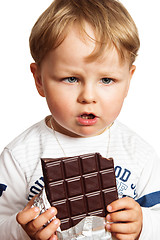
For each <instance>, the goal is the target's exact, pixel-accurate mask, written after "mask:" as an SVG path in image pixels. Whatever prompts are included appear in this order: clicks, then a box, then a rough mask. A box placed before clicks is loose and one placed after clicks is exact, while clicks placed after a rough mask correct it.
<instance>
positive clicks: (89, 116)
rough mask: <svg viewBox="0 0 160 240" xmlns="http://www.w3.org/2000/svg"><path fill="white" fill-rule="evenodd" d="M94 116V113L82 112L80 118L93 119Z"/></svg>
mask: <svg viewBox="0 0 160 240" xmlns="http://www.w3.org/2000/svg"><path fill="white" fill-rule="evenodd" d="M95 117H96V116H95V115H94V114H92V113H91V114H82V115H81V118H82V119H94V118H95Z"/></svg>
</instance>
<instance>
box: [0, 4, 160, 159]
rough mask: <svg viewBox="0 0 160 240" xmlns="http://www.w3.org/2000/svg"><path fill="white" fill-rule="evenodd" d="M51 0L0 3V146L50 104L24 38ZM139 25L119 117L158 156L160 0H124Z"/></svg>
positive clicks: (159, 126)
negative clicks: (136, 50) (36, 77)
mask: <svg viewBox="0 0 160 240" xmlns="http://www.w3.org/2000/svg"><path fill="white" fill-rule="evenodd" d="M51 2H52V0H45V1H44V0H27V1H22V0H14V1H12V0H6V1H1V3H0V152H1V151H2V150H3V148H4V147H5V146H6V145H7V144H8V143H9V142H10V141H11V140H12V139H13V138H15V137H16V136H17V135H19V134H20V133H21V132H22V131H24V130H25V129H26V128H28V127H30V126H31V125H32V124H34V123H36V122H37V121H39V120H41V119H43V118H44V117H45V116H46V115H47V114H49V110H48V108H47V105H46V102H45V99H44V98H41V97H40V96H39V95H38V93H37V91H36V88H35V86H34V80H33V78H32V75H31V73H30V67H29V65H30V63H31V62H32V58H31V56H30V52H29V44H28V38H29V35H30V31H31V28H32V26H33V24H34V23H35V21H36V20H37V18H38V17H39V15H40V14H41V13H42V11H44V10H45V9H46V8H47V7H48V6H49V4H50V3H51ZM122 3H123V4H124V5H125V6H126V8H127V9H128V10H129V12H130V13H131V15H132V17H133V19H134V20H135V22H136V24H137V27H138V29H139V34H140V40H141V48H140V51H139V57H138V59H137V61H136V63H135V64H136V66H137V70H136V73H135V75H134V77H133V79H132V82H131V87H130V91H129V95H128V97H127V98H126V101H125V103H124V107H123V110H122V112H121V114H120V116H119V120H121V121H122V122H123V123H125V124H126V125H128V126H129V127H130V128H132V129H133V130H134V131H136V132H137V133H138V134H139V135H141V136H142V137H143V138H144V139H145V140H146V141H147V142H149V143H150V144H151V145H152V146H154V148H155V150H156V151H157V153H158V155H159V156H160V124H159V123H160V3H159V0H152V1H150V0H122Z"/></svg>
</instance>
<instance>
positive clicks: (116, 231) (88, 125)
mask: <svg viewBox="0 0 160 240" xmlns="http://www.w3.org/2000/svg"><path fill="white" fill-rule="evenodd" d="M85 30H86V32H87V34H88V35H89V36H90V37H91V38H92V39H94V38H95V36H94V31H93V29H92V28H91V27H90V26H89V25H88V24H87V23H86V26H85ZM94 47H95V42H94V41H93V40H91V39H90V38H87V37H86V38H84V36H83V37H82V36H81V34H80V32H79V28H78V26H77V25H74V26H73V28H72V29H71V30H70V32H69V34H68V35H67V37H66V38H65V40H64V41H63V42H62V43H61V45H60V46H58V47H57V48H56V49H54V50H52V51H50V52H49V53H48V54H47V55H46V57H45V58H44V59H43V61H42V63H41V65H40V66H37V64H36V63H32V64H31V72H32V73H33V76H34V79H35V84H36V87H37V90H38V92H39V94H40V95H41V96H42V97H45V98H46V101H47V104H48V107H49V109H50V112H51V114H52V124H53V126H54V129H55V130H56V131H58V132H60V133H63V134H66V135H69V136H72V137H91V136H95V135H98V134H100V133H102V132H103V131H104V130H105V129H106V128H107V127H108V126H110V124H112V123H113V122H114V120H115V119H116V118H117V116H118V115H119V113H120V111H121V108H122V105H123V102H124V99H125V97H126V96H127V93H128V89H129V85H130V80H131V78H132V76H133V73H134V71H135V66H134V65H132V66H130V63H129V61H128V60H125V61H124V62H122V61H121V60H120V58H119V55H118V52H117V51H116V49H115V48H114V47H112V48H110V49H107V51H106V52H104V54H103V55H102V56H101V57H99V58H97V59H96V60H94V61H90V62H87V61H86V57H87V56H88V55H90V54H91V53H92V51H93V50H94ZM89 114H92V115H94V118H93V119H90V118H91V117H88V116H89ZM48 126H49V127H51V126H50V123H49V122H48ZM31 205H32V200H31V202H29V203H28V205H27V206H26V208H25V209H24V210H23V211H21V212H20V213H19V214H18V215H17V221H18V222H19V224H21V225H22V227H23V229H24V230H25V231H26V232H27V234H28V235H29V236H30V237H31V239H34V240H35V239H49V240H51V239H54V238H55V239H56V235H55V231H56V229H57V227H58V226H59V224H60V222H59V220H58V223H57V225H56V220H54V221H53V222H51V223H50V224H49V225H48V226H47V227H46V228H44V229H40V228H41V227H42V226H43V224H44V223H45V222H46V221H47V220H49V219H51V217H53V216H54V215H56V209H55V208H51V209H49V210H48V211H47V212H45V213H43V214H42V215H41V216H39V217H37V218H36V219H35V220H34V218H35V216H36V215H37V213H38V209H37V208H36V209H35V208H32V209H31V208H30V206H31ZM107 210H108V212H109V215H108V216H107V217H106V220H107V224H106V229H107V230H108V231H111V232H112V234H113V235H114V236H115V237H116V238H117V239H119V240H121V239H123V240H125V239H127V240H132V239H138V237H139V235H140V232H141V228H142V211H141V208H140V206H139V204H138V203H136V202H135V201H134V200H133V199H131V198H128V197H126V198H123V199H119V200H117V201H115V202H113V203H111V204H110V205H109V206H107ZM112 222H114V223H112Z"/></svg>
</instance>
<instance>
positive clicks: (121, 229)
mask: <svg viewBox="0 0 160 240" xmlns="http://www.w3.org/2000/svg"><path fill="white" fill-rule="evenodd" d="M106 229H107V230H108V231H109V232H112V233H120V234H135V233H136V229H137V224H134V223H111V224H109V223H107V224H106Z"/></svg>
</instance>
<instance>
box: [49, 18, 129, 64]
mask: <svg viewBox="0 0 160 240" xmlns="http://www.w3.org/2000/svg"><path fill="white" fill-rule="evenodd" d="M84 30H85V32H82V31H81V28H79V27H78V25H77V24H74V25H73V26H72V28H70V29H69V31H68V34H67V35H66V37H65V39H64V40H63V42H62V43H61V44H60V45H59V46H58V47H57V48H55V49H54V50H52V51H50V52H49V53H48V54H47V56H46V60H47V59H48V61H49V60H50V62H52V63H53V64H54V65H56V66H57V65H58V64H59V65H60V67H61V66H63V65H68V66H72V67H73V66H78V67H81V66H82V67H83V66H84V64H85V63H86V64H92V63H94V62H95V63H96V64H97V67H99V66H101V67H104V68H106V67H107V66H108V67H110V68H114V67H119V66H122V65H126V64H127V65H129V63H128V61H123V62H122V60H121V58H120V55H119V53H118V52H117V50H116V48H115V47H114V45H113V44H111V45H110V46H109V47H107V48H105V50H104V51H103V53H102V54H100V56H98V57H97V58H96V59H91V60H90V61H88V60H87V58H88V56H90V55H91V54H92V53H93V52H94V51H95V47H96V37H95V34H94V30H93V28H92V27H91V26H90V25H89V24H87V23H86V24H85V29H84ZM106 65H107V66H106Z"/></svg>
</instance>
